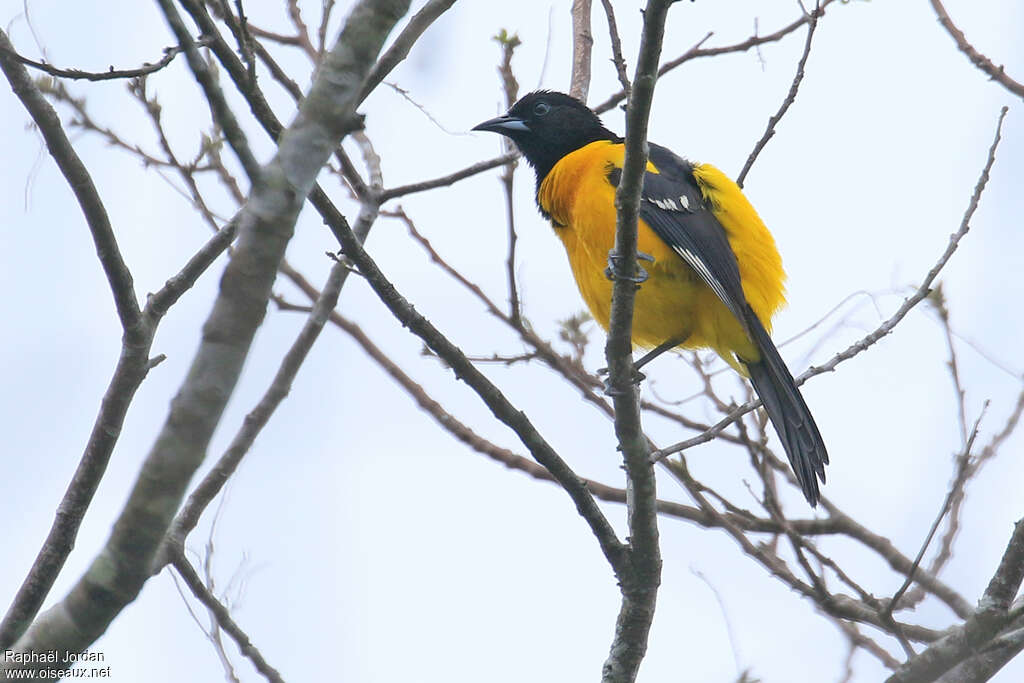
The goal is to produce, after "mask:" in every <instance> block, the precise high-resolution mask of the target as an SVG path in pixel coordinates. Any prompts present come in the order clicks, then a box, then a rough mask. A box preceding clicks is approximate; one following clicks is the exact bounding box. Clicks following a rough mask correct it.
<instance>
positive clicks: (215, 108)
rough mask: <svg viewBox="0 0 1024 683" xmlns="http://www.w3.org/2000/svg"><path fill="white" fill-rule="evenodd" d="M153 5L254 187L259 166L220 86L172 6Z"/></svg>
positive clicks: (163, 0)
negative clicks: (160, 11) (183, 55)
mask: <svg viewBox="0 0 1024 683" xmlns="http://www.w3.org/2000/svg"><path fill="white" fill-rule="evenodd" d="M157 3H158V4H159V5H160V9H161V10H163V13H164V18H165V19H166V20H167V24H168V26H170V28H171V31H172V32H173V33H174V37H175V38H177V39H178V44H179V45H180V46H181V49H182V50H183V51H184V52H185V59H186V60H187V61H188V66H189V69H191V71H192V75H193V76H194V77H195V79H196V81H197V82H198V83H199V85H200V87H201V88H202V89H203V95H205V96H206V101H207V102H208V103H209V105H210V113H211V114H212V115H213V119H214V121H216V122H217V125H218V126H220V128H221V130H222V131H224V139H225V140H227V142H228V144H229V145H230V146H231V149H232V151H234V153H235V156H237V157H238V160H239V162H240V163H241V164H242V168H244V169H245V173H246V175H248V176H249V181H250V182H251V183H253V184H255V183H256V180H257V179H258V178H259V173H260V164H259V162H258V161H256V157H255V156H253V153H252V149H251V148H250V147H249V141H248V139H247V138H246V135H245V131H244V130H242V126H241V124H239V122H238V119H237V118H236V117H235V114H234V112H233V111H232V110H231V106H230V105H229V104H228V101H227V98H225V97H224V92H223V90H221V88H220V85H218V83H217V76H216V74H214V73H213V71H212V70H211V69H210V65H209V64H208V63H207V62H206V60H205V59H203V56H202V55H201V54H199V50H198V48H197V47H196V43H195V42H194V41H193V39H192V34H191V33H190V32H189V30H188V27H187V26H185V22H184V21H183V20H182V18H181V15H180V14H178V10H177V8H175V6H174V2H173V1H172V0H157ZM186 6H187V5H186ZM207 40H208V41H209V42H210V45H211V46H212V45H213V44H214V43H215V42H216V39H215V37H214V36H212V35H210V36H207ZM246 78H247V79H248V80H250V81H252V79H251V77H250V76H249V74H248V72H247V73H246Z"/></svg>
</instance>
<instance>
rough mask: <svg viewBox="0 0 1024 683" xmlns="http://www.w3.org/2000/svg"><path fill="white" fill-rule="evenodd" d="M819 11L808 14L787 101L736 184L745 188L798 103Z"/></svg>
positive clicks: (759, 141) (770, 124)
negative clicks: (778, 126) (788, 112)
mask: <svg viewBox="0 0 1024 683" xmlns="http://www.w3.org/2000/svg"><path fill="white" fill-rule="evenodd" d="M818 9H820V5H816V6H815V7H814V11H813V12H811V13H810V14H808V15H807V16H808V17H809V18H808V20H807V41H806V42H805V43H804V53H803V54H802V55H800V61H799V62H798V63H797V65H796V76H794V77H793V83H792V84H790V86H789V93H787V95H786V99H784V100H783V101H782V106H780V107H779V111H778V112H776V113H775V115H774V116H772V117H771V118H769V119H768V127H767V128H766V129H765V131H764V135H762V136H761V139H760V140H758V141H757V144H755V145H754V149H753V151H752V152H751V153H750V156H749V157H747V161H746V163H744V164H743V170H741V171H740V174H739V176H737V178H736V184H737V185H739V186H740V187H743V181H744V180H746V178H747V173H749V172H750V169H751V167H752V166H753V165H754V162H755V161H756V160H757V156H758V155H759V154H760V153H761V150H763V149H764V148H765V145H767V144H768V141H769V140H771V139H772V137H773V136H774V135H775V126H777V125H778V124H779V121H781V120H782V117H783V116H785V115H786V112H787V111H789V107H790V105H792V104H793V102H794V101H796V93H797V91H798V90H799V89H800V83H801V81H803V80H804V66H806V64H807V58H808V57H809V56H810V54H811V41H812V40H813V39H814V29H816V28H817V27H818V14H817V12H818Z"/></svg>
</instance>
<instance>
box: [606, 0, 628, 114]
mask: <svg viewBox="0 0 1024 683" xmlns="http://www.w3.org/2000/svg"><path fill="white" fill-rule="evenodd" d="M601 6H602V7H604V15H605V17H606V18H607V19H608V36H609V38H610V39H611V43H612V64H614V65H615V73H616V75H617V76H618V77H619V83H620V84H622V92H623V93H625V95H626V99H629V91H630V89H631V88H632V86H631V85H630V83H629V76H628V75H627V74H626V59H625V57H623V56H622V39H621V38H619V27H618V26H617V25H616V23H615V9H614V8H613V7H612V2H611V0H601Z"/></svg>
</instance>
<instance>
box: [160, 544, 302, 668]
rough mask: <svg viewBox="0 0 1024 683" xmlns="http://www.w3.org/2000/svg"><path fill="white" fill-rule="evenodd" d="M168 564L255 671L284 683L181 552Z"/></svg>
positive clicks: (172, 555)
mask: <svg viewBox="0 0 1024 683" xmlns="http://www.w3.org/2000/svg"><path fill="white" fill-rule="evenodd" d="M169 561H170V564H171V565H172V566H173V567H174V570H175V571H176V572H177V573H178V576H180V577H181V579H182V580H183V581H184V582H185V585H186V586H188V588H189V590H190V591H192V595H194V596H195V597H196V599H197V600H199V602H201V603H203V606H204V607H206V609H207V610H208V611H209V612H210V614H211V615H213V617H214V618H216V620H217V624H218V625H219V626H220V627H221V628H222V629H224V631H225V632H226V633H227V634H228V635H229V636H231V638H232V640H234V641H235V644H236V645H238V649H239V651H241V653H242V654H243V655H245V656H246V657H247V658H248V659H249V661H251V662H252V664H253V666H255V667H256V670H257V671H259V672H260V673H261V674H263V677H264V678H266V679H267V680H268V681H270V682H271V683H284V680H283V679H282V678H281V674H280V673H278V671H277V669H275V668H274V667H272V666H270V664H268V663H267V660H266V659H265V658H264V657H263V654H262V653H261V652H260V651H259V650H258V649H257V648H256V646H255V645H253V644H252V641H251V640H249V636H248V635H247V634H246V633H245V631H243V630H242V628H241V627H240V626H239V625H238V624H237V623H236V622H235V620H234V619H232V618H231V613H230V612H228V610H227V608H226V607H224V605H222V604H221V603H220V601H219V600H218V599H217V598H216V596H214V595H213V594H212V593H211V592H210V591H209V590H208V589H207V587H206V585H205V584H204V583H203V580H202V578H201V577H200V576H199V574H198V573H196V570H195V569H194V568H193V567H192V565H191V564H190V563H189V561H188V560H187V559H186V558H185V555H184V553H183V552H181V551H180V549H178V550H175V551H174V552H173V553H172V554H171V556H170V558H169Z"/></svg>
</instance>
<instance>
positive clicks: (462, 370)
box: [336, 226, 624, 567]
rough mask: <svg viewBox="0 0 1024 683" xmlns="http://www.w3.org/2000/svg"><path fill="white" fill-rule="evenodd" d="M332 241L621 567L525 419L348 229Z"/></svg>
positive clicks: (608, 530) (590, 507) (596, 514)
mask: <svg viewBox="0 0 1024 683" xmlns="http://www.w3.org/2000/svg"><path fill="white" fill-rule="evenodd" d="M336 235H337V237H338V239H339V241H340V242H341V245H342V249H343V251H344V254H345V256H346V257H347V258H349V259H351V260H352V262H353V263H354V264H355V265H356V267H357V268H358V269H359V273H360V274H361V275H362V276H363V278H364V279H365V280H366V282H367V283H368V284H369V285H370V287H371V288H372V289H373V291H374V293H375V294H376V295H377V297H378V298H379V299H380V300H381V301H382V302H383V303H384V305H385V306H387V307H388V309H389V310H390V311H391V313H392V315H394V316H395V318H396V319H397V320H398V321H399V322H400V323H401V324H402V325H403V326H404V327H406V328H408V329H409V330H410V331H411V332H412V333H413V334H415V335H416V336H417V337H419V338H420V339H422V340H423V342H424V343H425V344H426V345H427V346H428V347H429V348H430V349H431V350H432V351H433V352H434V353H436V354H437V355H438V356H440V357H441V358H443V359H444V361H445V363H447V364H448V366H449V367H450V368H451V369H452V370H453V371H454V373H455V376H456V377H457V378H459V379H461V380H463V381H464V382H466V384H468V385H469V386H470V388H472V389H473V390H474V391H475V392H476V393H477V395H478V396H479V397H480V399H481V400H482V401H483V402H484V403H485V404H486V405H487V407H488V408H490V410H491V412H492V413H494V415H495V417H497V418H498V419H499V420H501V421H502V422H503V423H505V424H506V425H507V426H508V427H509V428H511V429H512V430H513V431H514V432H515V433H516V435H517V436H518V437H519V439H520V440H521V441H522V442H523V444H524V445H525V446H526V447H527V448H528V449H529V450H530V453H531V454H532V455H533V456H534V458H536V460H537V461H538V462H539V463H541V464H542V465H543V466H544V467H546V468H547V469H548V470H549V471H550V472H551V473H552V475H553V476H554V477H555V478H556V479H557V480H558V482H559V484H561V485H562V487H563V488H564V489H565V490H566V492H567V493H568V494H569V496H570V497H571V498H572V500H573V502H574V503H575V504H576V509H577V511H578V512H579V513H580V515H581V516H582V517H583V518H584V520H585V521H586V522H587V524H588V525H589V526H590V529H591V531H592V532H593V533H594V536H595V537H596V538H597V540H598V543H599V544H600V546H601V550H602V552H603V553H604V555H605V557H606V558H607V559H608V562H609V563H610V564H611V565H612V567H620V566H621V565H622V562H623V561H624V555H623V548H624V546H623V545H622V543H621V542H620V541H619V540H618V537H617V536H616V534H615V531H614V529H612V527H611V525H610V524H609V522H608V520H607V519H606V518H605V516H604V514H603V513H602V512H601V510H600V508H598V506H597V503H596V502H595V501H594V499H593V497H592V496H591V494H590V493H589V492H588V491H587V489H586V486H584V485H583V483H582V481H581V480H580V478H579V477H578V476H577V475H576V473H575V472H573V471H572V469H571V468H570V467H569V465H568V464H567V463H566V462H565V461H564V460H562V458H561V457H560V456H559V455H558V454H557V453H556V452H555V450H554V449H553V448H551V446H550V445H549V444H548V443H547V441H545V440H544V438H543V437H542V436H541V435H540V433H538V432H537V430H536V429H535V428H534V426H533V424H532V423H531V422H530V420H529V418H528V417H527V416H526V415H525V413H523V412H522V411H520V410H518V409H517V408H516V407H515V406H514V405H512V403H510V402H509V401H508V399H507V398H506V397H505V396H504V394H502V393H501V391H500V390H499V389H498V388H497V387H496V386H495V385H494V384H492V383H491V382H490V380H488V379H487V378H486V377H485V376H484V375H483V373H481V372H480V371H479V370H478V369H477V368H476V367H475V366H474V365H473V364H472V363H471V362H470V361H469V360H468V359H467V358H466V356H465V354H463V353H462V351H461V350H460V349H459V348H458V347H457V346H455V345H454V344H452V342H451V341H449V340H448V339H447V337H445V336H444V335H443V334H442V333H441V332H440V331H439V330H438V329H437V328H436V327H434V326H433V325H432V324H431V323H430V321H428V320H427V319H426V318H424V317H423V316H422V315H420V314H419V313H418V312H417V311H416V310H415V309H414V308H413V306H412V305H411V304H410V303H409V301H408V300H407V299H405V297H403V296H402V295H401V294H400V293H399V292H398V291H397V290H396V289H395V288H394V285H392V284H391V282H390V281H389V280H388V279H387V278H386V277H385V276H384V274H383V273H382V272H381V271H380V269H379V268H378V267H377V264H376V263H375V262H374V261H373V259H371V258H370V256H369V254H367V253H366V251H365V250H364V249H363V248H362V245H361V244H360V242H359V239H358V237H357V236H356V235H355V234H353V232H352V231H351V230H350V229H348V228H347V226H342V229H341V230H339V231H338V232H337V233H336Z"/></svg>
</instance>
